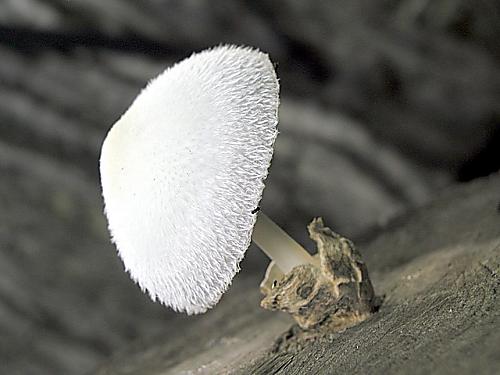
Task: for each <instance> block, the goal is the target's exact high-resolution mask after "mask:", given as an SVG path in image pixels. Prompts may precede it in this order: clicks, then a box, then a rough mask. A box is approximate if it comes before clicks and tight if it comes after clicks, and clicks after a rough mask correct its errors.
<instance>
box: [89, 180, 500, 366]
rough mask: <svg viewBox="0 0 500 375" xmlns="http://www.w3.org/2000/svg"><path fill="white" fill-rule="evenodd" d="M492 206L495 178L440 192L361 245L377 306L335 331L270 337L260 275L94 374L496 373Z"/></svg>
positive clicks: (498, 224) (276, 330) (499, 258)
mask: <svg viewBox="0 0 500 375" xmlns="http://www.w3.org/2000/svg"><path fill="white" fill-rule="evenodd" d="M499 201H500V175H497V176H495V177H491V178H489V179H485V180H481V181H478V182H476V183H472V184H470V185H468V186H463V187H461V188H457V189H454V190H450V191H448V192H446V193H445V194H443V195H442V196H441V197H440V198H439V199H438V200H436V201H435V202H433V203H432V204H431V205H430V206H428V207H426V208H424V209H421V210H419V211H417V212H414V213H412V214H411V215H409V216H408V217H407V218H406V219H404V220H401V221H400V222H398V223H394V226H393V227H389V228H388V229H387V230H385V231H384V232H383V233H381V234H380V235H379V236H377V237H376V238H375V239H374V240H373V241H371V242H369V243H367V244H364V245H363V246H361V251H362V252H363V253H364V255H365V259H366V263H367V265H368V268H369V270H370V273H371V275H372V276H373V280H374V285H375V289H376V291H377V292H378V293H379V294H380V295H383V296H384V303H383V305H382V307H381V309H380V311H379V312H378V313H377V314H375V315H374V316H373V317H372V318H370V319H368V320H366V321H365V322H363V323H361V324H360V325H358V326H356V327H353V328H350V329H348V330H346V331H344V332H342V333H335V334H329V333H327V332H325V333H324V335H322V336H318V337H312V338H311V337H309V338H308V337H307V336H301V337H299V338H294V337H288V338H285V337H286V335H285V336H281V340H280V341H275V340H276V339H277V338H279V337H280V335H279V334H280V333H282V332H283V331H284V326H285V325H286V324H285V320H284V319H286V317H280V316H277V315H274V316H272V315H266V314H264V313H263V312H262V311H261V310H260V309H259V307H258V296H257V295H256V293H255V290H256V289H257V284H258V281H259V280H258V279H257V278H255V279H254V281H253V288H252V282H251V280H246V281H247V282H248V284H247V286H246V288H245V289H238V288H235V289H233V290H231V292H230V294H229V295H227V296H226V298H225V299H224V300H223V302H222V303H221V305H220V307H216V308H215V309H214V310H213V311H212V312H210V313H209V314H208V315H207V316H204V317H202V318H200V319H196V320H192V321H185V322H183V323H182V324H178V325H175V326H171V329H170V331H169V332H168V333H167V334H166V335H165V337H163V338H162V339H160V340H158V342H156V343H155V344H149V345H147V344H144V343H143V344H138V345H136V346H135V347H133V348H130V349H129V350H128V351H126V352H125V353H123V354H122V355H118V356H116V357H115V358H114V359H113V360H112V361H111V362H110V363H108V364H106V365H104V366H102V367H101V368H100V370H98V371H97V373H98V374H100V375H105V374H141V375H153V374H226V373H227V374H297V375H299V374H345V373H349V374H366V373H371V374H428V373H433V374H449V373H455V374H493V373H497V372H498V369H499V368H500V351H499V349H498V348H500V329H499V328H500V298H499V296H498V293H499V288H500V212H499V210H498V203H499ZM289 324H291V323H289ZM295 331H297V329H295Z"/></svg>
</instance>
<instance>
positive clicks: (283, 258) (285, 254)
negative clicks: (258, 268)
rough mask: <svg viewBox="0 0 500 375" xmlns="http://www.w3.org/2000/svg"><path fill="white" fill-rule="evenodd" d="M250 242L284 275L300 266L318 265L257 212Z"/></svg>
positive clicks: (274, 224) (284, 233)
mask: <svg viewBox="0 0 500 375" xmlns="http://www.w3.org/2000/svg"><path fill="white" fill-rule="evenodd" d="M252 240H253V242H255V244H256V245H257V246H258V247H260V248H261V250H262V251H263V252H264V253H266V255H267V256H268V257H269V258H271V260H273V261H274V262H275V263H276V266H278V267H279V268H280V270H281V271H282V272H283V273H285V274H286V273H288V272H290V271H291V270H292V269H293V268H294V267H296V266H298V265H300V264H317V263H318V262H317V260H316V259H314V258H313V257H312V256H311V254H309V253H308V252H307V250H305V249H304V248H303V247H302V246H300V245H299V244H298V243H297V242H296V241H295V240H294V239H293V238H292V237H290V236H289V235H288V234H287V233H286V232H285V231H284V230H283V229H281V228H280V227H279V226H278V225H276V223H275V222H274V221H272V220H271V219H269V217H267V216H266V215H265V214H264V213H263V212H259V216H258V217H257V222H256V223H255V226H254V229H253V235H252Z"/></svg>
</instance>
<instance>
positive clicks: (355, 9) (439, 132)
mask: <svg viewBox="0 0 500 375" xmlns="http://www.w3.org/2000/svg"><path fill="white" fill-rule="evenodd" d="M272 4H274V5H272ZM418 4H422V6H418ZM497 19H498V5H497V2H495V1H483V2H481V4H475V5H474V6H472V5H470V4H469V2H466V1H461V0H454V1H448V0H439V1H433V2H421V3H420V2H415V1H413V0H406V1H391V2H373V3H370V4H367V3H366V2H362V1H357V0H356V1H340V0H338V1H331V2H322V1H308V2H296V1H285V0H280V1H276V2H269V3H266V4H265V5H264V3H262V2H249V1H241V2H236V1H227V2H218V5H217V6H214V2H213V1H208V0H204V1H201V0H200V1H194V2H184V1H182V2H177V1H159V0H158V1H157V0H151V1H142V2H140V5H139V3H138V2H137V1H135V0H112V1H100V0H71V1H67V0H50V1H49V0H23V1H17V0H7V1H0V99H1V100H0V177H1V180H0V181H1V182H0V373H8V374H26V373H36V374H81V373H85V372H87V371H89V370H90V369H92V368H93V367H94V366H95V365H96V364H97V363H99V362H100V361H102V360H104V359H105V358H107V357H108V356H110V355H111V354H112V353H115V352H116V351H117V350H119V349H121V348H123V347H125V346H126V345H127V344H129V343H130V342H131V341H133V340H143V339H144V338H148V337H152V336H156V335H158V336H160V337H163V336H164V335H165V332H167V333H168V332H169V331H170V329H171V327H172V326H175V324H176V321H177V320H189V321H191V318H189V319H188V318H185V317H182V316H178V315H174V314H171V313H170V312H169V311H167V310H165V309H163V308H161V307H160V306H157V305H155V304H153V303H151V302H150V301H149V300H148V299H147V297H145V296H143V295H142V294H141V293H140V292H139V291H138V289H137V288H136V287H135V286H134V285H133V284H132V283H131V282H130V280H129V279H128V277H127V276H126V275H125V274H124V273H123V270H122V265H121V264H120V262H119V260H118V259H117V257H116V255H115V250H114V249H113V247H112V246H111V245H110V244H109V240H108V235H107V233H106V228H105V222H104V219H103V216H102V201H101V198H100V193H99V187H98V186H99V182H98V176H97V160H98V157H99V149H100V143H101V141H102V139H103V138H104V136H105V133H106V130H107V129H108V127H109V126H110V124H111V123H113V122H114V121H115V120H116V118H117V117H118V116H119V115H120V114H121V113H122V111H123V110H124V109H125V108H126V107H127V106H128V104H129V103H130V101H131V100H132V99H133V97H134V96H135V95H136V94H137V93H138V91H139V90H140V88H141V87H142V86H143V85H144V83H145V82H146V81H147V80H148V79H149V78H151V77H152V76H153V75H154V74H156V73H158V72H159V71H161V70H162V69H164V67H165V66H167V65H168V64H171V63H172V62H173V61H175V60H177V59H180V58H182V57H184V56H186V55H189V54H190V53H191V51H192V50H195V49H201V48H204V47H207V46H211V45H214V44H218V43H222V42H233V43H244V44H250V45H254V46H258V47H260V48H262V49H264V50H266V51H268V52H269V53H270V54H271V57H272V59H273V61H275V62H276V64H277V69H278V74H279V76H280V78H281V81H280V82H281V85H282V97H283V104H282V107H281V111H280V118H281V121H280V131H281V134H280V137H279V140H278V142H277V145H276V154H275V158H274V161H273V166H272V169H271V173H270V177H269V180H268V186H267V188H266V191H265V196H264V200H263V204H262V207H263V209H265V210H266V211H267V213H268V214H269V215H270V216H272V217H273V218H274V219H276V221H277V222H278V223H280V224H282V225H284V226H285V228H286V229H287V230H288V231H289V232H290V234H292V235H293V236H294V237H296V238H298V239H299V240H301V241H302V242H304V243H306V245H309V243H308V242H307V233H306V230H305V227H304V224H305V223H307V222H309V221H310V219H311V218H312V217H314V216H323V217H324V218H325V219H326V220H327V223H328V224H329V225H330V226H332V228H334V229H335V230H337V231H339V232H340V233H342V234H344V235H347V236H349V237H354V239H358V238H360V237H365V236H366V234H367V231H370V230H372V229H375V230H376V228H377V227H378V226H383V224H384V223H385V222H387V220H389V219H390V218H391V217H395V216H397V215H400V214H402V213H404V212H405V211H407V210H408V209H411V208H412V207H414V206H417V205H420V204H422V203H424V202H426V201H428V200H429V199H430V198H432V196H433V195H434V194H435V192H436V191H438V190H440V189H441V188H443V186H446V185H448V184H450V183H451V182H452V181H453V179H454V177H455V176H457V175H461V174H463V173H464V172H463V170H464V169H463V168H464V164H463V161H464V159H465V158H470V157H472V160H476V159H475V156H476V155H479V154H480V153H481V150H483V148H484V147H485V146H486V145H487V143H488V142H489V143H490V146H491V142H493V141H492V140H494V139H495V138H494V136H492V135H491V133H492V132H493V133H494V132H495V131H497V142H498V130H496V129H498V114H499V113H500V110H499V105H500V88H499V87H500V82H499V80H500V74H498V73H499V59H500V49H499V47H498V43H497V40H498V33H499V30H498V28H499V23H498V21H497ZM493 144H494V143H493ZM499 149H500V147H497V148H496V149H495V148H492V147H490V148H489V150H490V152H498V151H491V150H499ZM491 160H493V163H495V160H500V158H495V157H491V155H490V160H489V162H490V163H491V162H492V161H491ZM490 167H491V166H488V165H487V166H486V167H485V171H486V172H487V171H488V170H490V169H489V168H490ZM464 176H465V177H467V176H470V175H468V174H467V173H465V175H464ZM264 268H265V260H264V258H262V257H261V256H260V255H259V254H258V253H257V252H254V251H253V250H250V251H249V252H248V255H247V259H246V260H245V263H244V264H243V270H242V274H241V280H240V279H238V280H237V281H236V282H235V288H234V290H241V291H243V293H242V294H245V295H246V294H248V295H249V296H250V295H251V293H253V292H254V289H253V288H254V281H253V280H254V278H255V277H256V276H255V275H256V274H257V275H258V277H259V278H260V277H261V275H262V273H263V270H264ZM247 279H251V280H252V281H251V282H249V283H248V284H245V282H244V281H242V280H247ZM240 283H241V284H240ZM238 285H241V286H238ZM238 288H241V289H238ZM249 298H250V297H249ZM257 299H258V296H257V294H255V301H257ZM218 311H220V310H218ZM216 314H219V313H216ZM213 316H214V318H213V319H218V318H217V315H213ZM266 316H268V317H269V315H266ZM194 321H197V320H196V319H194ZM200 324H201V323H200ZM241 324H242V326H245V325H246V321H245V319H244V318H242V320H241ZM285 325H286V324H285ZM202 326H203V325H202ZM275 333H276V332H274V331H272V330H271V331H270V334H272V335H274V334H275ZM180 334H181V335H182V333H180ZM140 342H141V341H140ZM139 345H140V344H139ZM172 345H173V346H172V347H173V348H174V347H175V342H172Z"/></svg>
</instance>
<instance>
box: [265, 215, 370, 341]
mask: <svg viewBox="0 0 500 375" xmlns="http://www.w3.org/2000/svg"><path fill="white" fill-rule="evenodd" d="M307 229H308V231H309V236H310V237H311V239H312V240H313V241H314V242H315V244H316V249H317V253H316V255H315V257H314V258H313V259H315V260H316V261H317V262H318V263H317V264H301V265H299V266H296V267H295V268H293V269H292V270H291V271H290V272H288V273H287V274H283V273H282V272H281V271H280V270H279V268H278V269H277V270H275V268H277V266H276V264H275V263H274V262H271V263H270V264H269V267H268V270H267V271H266V276H265V278H264V281H263V282H262V283H261V284H260V290H261V292H262V293H263V294H264V298H263V299H262V301H261V302H260V305H261V306H262V307H263V308H265V309H268V310H274V311H284V312H286V313H288V314H290V315H291V316H292V317H293V318H294V319H295V321H296V322H297V324H298V325H299V326H300V328H302V329H304V330H309V331H312V330H319V331H322V330H328V331H331V332H334V331H342V330H344V329H346V328H348V327H352V326H354V325H356V324H359V323H360V322H362V321H363V320H365V319H367V318H368V317H369V316H370V315H371V314H372V313H374V312H375V311H376V309H377V307H378V306H377V304H376V298H375V294H374V291H373V286H372V283H371V280H370V277H369V276H368V270H367V268H366V265H365V263H364V262H363V259H362V258H361V255H360V254H359V252H358V251H357V250H356V248H355V247H354V244H353V243H352V241H350V240H349V239H347V238H345V237H342V236H341V235H339V234H337V233H335V232H333V231H332V230H331V229H330V228H328V227H325V225H324V223H323V219H321V218H316V219H314V220H313V221H312V222H311V223H310V224H309V225H308V227H307Z"/></svg>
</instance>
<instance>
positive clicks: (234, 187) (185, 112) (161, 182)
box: [100, 46, 279, 314]
mask: <svg viewBox="0 0 500 375" xmlns="http://www.w3.org/2000/svg"><path fill="white" fill-rule="evenodd" d="M278 104H279V85H278V80H277V78H276V73H275V72H274V68H273V65H272V64H271V61H270V60H269V57H268V56H267V55H266V54H264V53H262V52H259V51H257V50H254V49H251V48H243V47H235V46H223V47H217V48H214V49H210V50H206V51H203V52H201V53H197V54H194V55H192V56H191V57H189V58H187V59H185V60H183V61H182V62H180V63H178V64H176V65H174V66H173V67H171V68H169V69H167V70H165V71H164V72H163V73H161V74H160V75H159V76H158V77H157V78H155V79H154V80H152V81H151V82H150V83H149V84H148V86H147V87H146V88H145V89H144V90H143V91H142V92H141V93H140V95H139V96H138V97H137V98H136V99H135V101H134V102H133V104H132V105H131V106H130V108H129V109H128V110H127V111H126V112H125V114H124V115H123V116H122V117H121V118H120V120H119V121H118V122H116V123H115V124H114V126H113V127H112V128H111V130H110V131H109V133H108V135H107V137H106V140H105V141H104V144H103V146H102V153H101V161H100V171H101V181H102V190H103V196H104V201H105V212H106V216H107V218H108V221H109V229H110V232H111V234H112V238H113V242H115V244H116V246H117V248H118V252H119V254H120V256H121V258H122V259H123V263H124V264H125V268H126V269H127V271H128V272H129V273H130V275H131V277H132V278H133V279H134V280H135V281H136V282H137V283H138V284H139V285H140V287H141V288H142V289H143V290H147V291H148V292H149V294H150V296H151V298H153V299H154V300H156V299H158V300H159V301H160V302H162V303H164V304H165V305H168V306H171V307H172V308H173V309H175V310H177V311H185V312H187V313H189V314H193V313H194V314H196V313H202V312H205V311H206V310H207V309H208V308H210V307H212V306H213V305H215V304H216V303H217V302H218V301H219V299H220V298H221V296H222V294H223V293H224V292H225V291H226V289H227V287H228V286H229V284H230V283H231V280H232V279H233V277H234V276H235V274H236V273H237V272H238V270H239V266H238V264H239V262H240V261H241V259H242V258H243V256H244V254H245V251H246V250H247V248H248V246H249V244H250V240H251V234H252V229H253V226H254V224H255V220H256V215H255V214H254V213H252V211H253V210H254V209H255V208H256V207H257V206H258V204H259V201H260V199H261V195H262V190H263V189H264V179H265V178H266V176H267V169H268V167H269V164H270V162H271V157H272V154H273V146H274V141H275V139H276V135H277V129H276V127H277V123H278Z"/></svg>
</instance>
